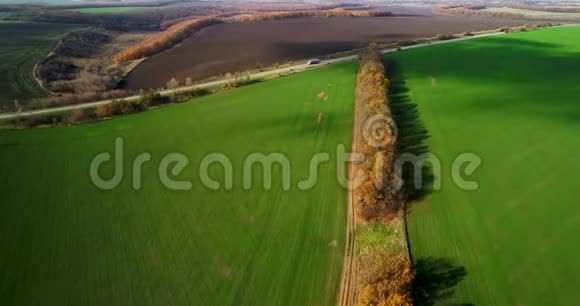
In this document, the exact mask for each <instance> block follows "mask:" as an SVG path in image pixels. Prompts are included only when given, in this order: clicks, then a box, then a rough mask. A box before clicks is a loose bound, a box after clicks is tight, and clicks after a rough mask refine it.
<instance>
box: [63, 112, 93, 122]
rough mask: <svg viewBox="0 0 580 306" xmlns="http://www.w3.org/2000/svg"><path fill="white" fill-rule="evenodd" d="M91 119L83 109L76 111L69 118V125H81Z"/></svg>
mask: <svg viewBox="0 0 580 306" xmlns="http://www.w3.org/2000/svg"><path fill="white" fill-rule="evenodd" d="M88 119H89V116H87V114H86V113H85V111H84V110H82V109H77V110H74V111H73V112H72V113H70V115H69V116H68V118H67V122H68V123H80V122H85V121H87V120H88Z"/></svg>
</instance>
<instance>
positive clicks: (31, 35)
mask: <svg viewBox="0 0 580 306" xmlns="http://www.w3.org/2000/svg"><path fill="white" fill-rule="evenodd" d="M75 27H78V26H71V25H65V24H47V23H27V22H14V23H12V22H6V23H3V22H0V37H2V44H0V59H1V61H0V109H1V108H3V107H6V106H13V105H14V100H19V101H20V103H21V104H24V103H25V102H26V101H25V100H26V99H30V98H34V97H40V96H43V95H46V92H45V91H44V90H43V89H42V88H41V87H40V86H39V85H38V84H37V83H36V81H35V80H34V78H33V76H32V71H33V69H34V66H35V65H36V64H37V63H38V62H39V61H41V60H42V59H44V58H45V57H46V56H47V55H48V54H49V53H50V52H51V50H52V48H54V46H55V45H56V43H57V41H58V40H59V39H60V38H62V37H64V35H66V34H67V33H69V32H70V31H72V30H74V29H75Z"/></svg>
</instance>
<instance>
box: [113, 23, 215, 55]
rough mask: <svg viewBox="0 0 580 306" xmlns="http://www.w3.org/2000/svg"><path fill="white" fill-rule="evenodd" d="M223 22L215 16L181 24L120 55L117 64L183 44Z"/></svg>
mask: <svg viewBox="0 0 580 306" xmlns="http://www.w3.org/2000/svg"><path fill="white" fill-rule="evenodd" d="M221 22H223V20H222V19H221V18H217V17H213V16H210V17H202V18H196V19H191V20H186V21H183V22H180V23H178V24H176V25H174V26H172V27H170V28H168V29H167V30H165V31H163V32H162V33H159V34H156V35H153V36H151V37H149V38H148V39H146V40H144V41H142V42H141V43H139V44H137V45H135V46H133V47H131V48H129V49H127V50H125V51H123V52H121V53H119V54H118V55H117V56H116V57H115V62H116V63H123V62H127V61H131V60H136V59H140V58H143V57H147V56H151V55H153V54H156V53H159V52H161V51H163V50H165V49H168V48H170V47H172V46H173V45H175V44H177V43H179V42H181V41H182V40H183V39H185V38H186V37H188V36H189V35H191V34H192V33H194V32H197V31H199V30H201V29H203V28H205V27H208V26H210V25H214V24H218V23H221Z"/></svg>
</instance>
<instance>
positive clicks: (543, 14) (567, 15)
mask: <svg viewBox="0 0 580 306" xmlns="http://www.w3.org/2000/svg"><path fill="white" fill-rule="evenodd" d="M484 11H488V12H498V13H512V14H522V15H524V16H529V17H534V18H543V19H580V13H559V12H542V11H534V10H525V9H517V8H511V7H489V8H486V9H484Z"/></svg>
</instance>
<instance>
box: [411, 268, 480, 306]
mask: <svg viewBox="0 0 580 306" xmlns="http://www.w3.org/2000/svg"><path fill="white" fill-rule="evenodd" d="M414 267H415V273H416V274H415V279H414V280H413V304H414V305H417V306H431V305H435V304H442V302H443V301H444V300H446V299H448V298H450V297H452V296H453V293H454V292H455V286H457V284H459V283H460V282H461V281H462V280H464V279H465V277H466V276H467V270H466V269H465V268H464V267H461V266H458V265H456V264H455V263H454V262H453V261H452V260H451V259H448V258H433V257H426V258H421V259H419V260H417V261H415V263H414ZM444 305H473V304H470V303H444Z"/></svg>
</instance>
